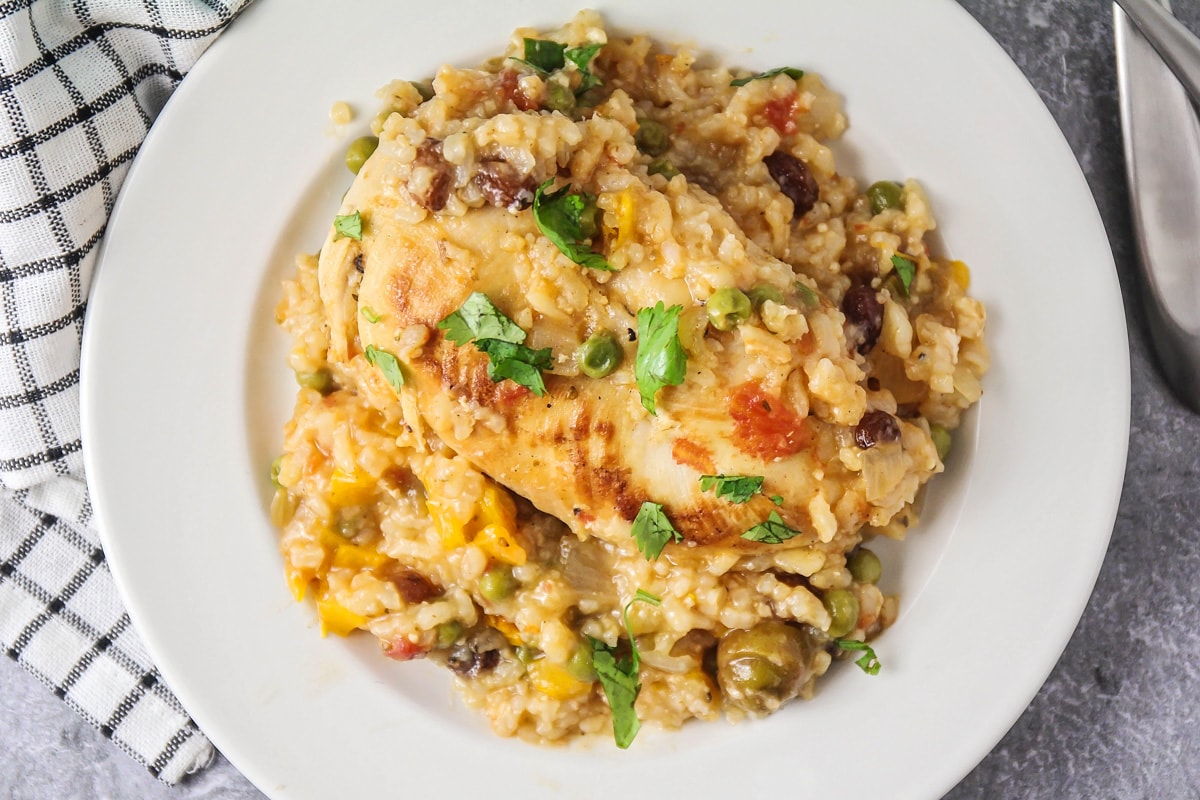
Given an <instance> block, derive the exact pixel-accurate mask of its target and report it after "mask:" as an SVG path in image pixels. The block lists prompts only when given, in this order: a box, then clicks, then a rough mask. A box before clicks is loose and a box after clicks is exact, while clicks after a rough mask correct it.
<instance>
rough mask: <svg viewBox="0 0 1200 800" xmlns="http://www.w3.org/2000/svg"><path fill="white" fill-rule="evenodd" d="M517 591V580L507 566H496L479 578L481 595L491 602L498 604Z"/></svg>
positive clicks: (489, 568)
mask: <svg viewBox="0 0 1200 800" xmlns="http://www.w3.org/2000/svg"><path fill="white" fill-rule="evenodd" d="M516 590H517V579H516V577H515V576H514V575H513V573H512V567H510V566H508V565H507V564H494V565H492V566H491V567H488V570H487V572H485V573H483V574H482V575H480V576H479V594H480V595H482V596H483V599H484V600H487V601H489V602H492V603H498V602H500V601H501V600H504V599H505V598H508V597H511V596H512V593H513V592H515V591H516Z"/></svg>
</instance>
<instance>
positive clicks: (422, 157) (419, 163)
mask: <svg viewBox="0 0 1200 800" xmlns="http://www.w3.org/2000/svg"><path fill="white" fill-rule="evenodd" d="M413 166H414V167H426V168H427V169H430V170H432V171H433V177H432V178H431V179H430V181H429V186H428V187H426V188H425V190H424V191H423V192H421V193H420V194H417V195H416V196H415V199H416V201H417V202H418V203H420V204H421V205H422V206H423V207H424V208H426V209H428V210H430V211H441V210H442V209H443V208H445V207H446V201H447V200H449V199H450V189H451V188H452V187H451V185H450V182H451V180H452V177H453V170H454V168H453V167H451V166H450V163H449V162H448V161H446V159H444V158H442V143H441V142H440V141H438V140H437V139H426V140H425V141H424V142H422V143H421V146H420V147H418V148H417V157H416V158H415V159H413Z"/></svg>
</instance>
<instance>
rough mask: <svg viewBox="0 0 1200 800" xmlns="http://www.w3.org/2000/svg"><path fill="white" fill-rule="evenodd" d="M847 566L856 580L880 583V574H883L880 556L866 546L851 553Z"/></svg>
mask: <svg viewBox="0 0 1200 800" xmlns="http://www.w3.org/2000/svg"><path fill="white" fill-rule="evenodd" d="M846 566H847V567H848V568H849V569H850V574H851V575H853V576H854V580H856V581H858V582H859V583H878V582H879V576H880V575H882V574H883V564H881V563H880V561H879V556H877V555H875V554H874V553H873V552H871V551H870V550H868V549H867V548H865V547H860V548H858V549H857V550H855V551H854V552H853V553H851V554H850V558H849V560H848V561H847V562H846Z"/></svg>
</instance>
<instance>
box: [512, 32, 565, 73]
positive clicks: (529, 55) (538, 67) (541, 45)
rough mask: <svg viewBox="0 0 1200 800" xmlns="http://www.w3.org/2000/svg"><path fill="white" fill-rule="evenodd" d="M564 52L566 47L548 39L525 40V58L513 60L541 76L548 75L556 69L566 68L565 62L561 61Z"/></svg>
mask: <svg viewBox="0 0 1200 800" xmlns="http://www.w3.org/2000/svg"><path fill="white" fill-rule="evenodd" d="M565 50H566V45H562V44H559V43H558V42H554V41H551V40H549V39H526V40H525V57H524V58H514V59H513V60H514V61H518V62H520V63H522V64H524V65H525V66H527V67H530V68H532V69H533V70H535V71H536V72H540V73H541V74H543V75H549V74H550V73H551V72H554V71H555V70H556V69H562V68H563V67H564V66H566V63H567V62H566V61H565V60H564V59H563V54H564V51H565Z"/></svg>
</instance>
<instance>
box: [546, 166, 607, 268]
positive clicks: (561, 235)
mask: <svg viewBox="0 0 1200 800" xmlns="http://www.w3.org/2000/svg"><path fill="white" fill-rule="evenodd" d="M552 183H554V179H553V178H551V179H550V180H548V181H546V182H545V183H543V184H542V185H541V186H539V187H538V188H537V191H536V192H534V194H533V221H534V222H536V223H537V226H538V229H539V230H540V231H541V232H542V234H543V235H544V236H545V237H546V238H547V239H549V240H550V241H552V242H554V246H555V247H557V248H558V249H559V250H560V251H561V252H562V253H563V255H565V256H566V257H567V258H569V259H571V260H572V261H574V262H575V263H576V264H579V265H581V266H584V267H591V268H592V269H600V270H605V271H611V270H612V265H611V264H609V263H608V261H606V260H605V258H604V256H602V255H600V254H599V253H597V252H596V251H594V250H593V249H592V247H591V244H590V241H589V240H590V239H591V238H592V236H593V235H594V234H595V229H596V225H595V224H594V222H593V221H592V220H593V217H594V215H595V214H596V213H597V212H598V210H599V209H598V207H597V206H596V198H595V197H593V196H592V195H590V194H588V193H587V192H580V193H577V194H571V187H570V186H569V185H568V186H563V187H562V188H561V189H559V190H558V191H557V192H547V191H546V190H547V189H548V188H549V187H550V185H551V184H552ZM585 227H586V228H589V229H591V231H590V232H588V231H585Z"/></svg>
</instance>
